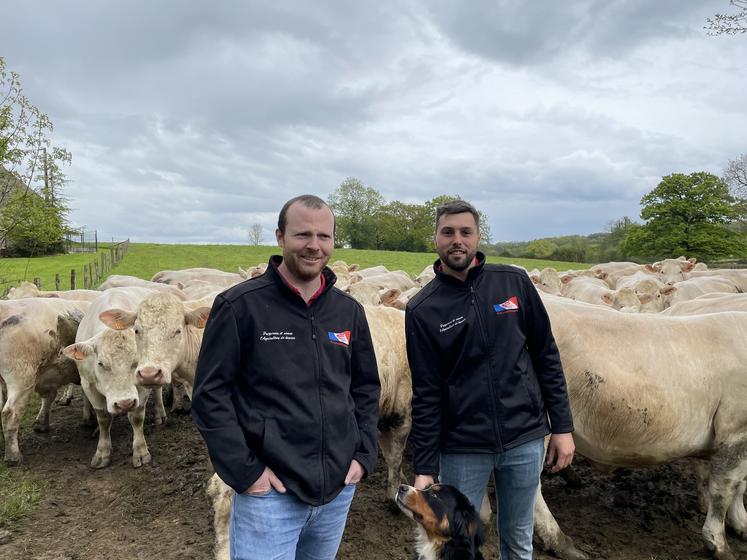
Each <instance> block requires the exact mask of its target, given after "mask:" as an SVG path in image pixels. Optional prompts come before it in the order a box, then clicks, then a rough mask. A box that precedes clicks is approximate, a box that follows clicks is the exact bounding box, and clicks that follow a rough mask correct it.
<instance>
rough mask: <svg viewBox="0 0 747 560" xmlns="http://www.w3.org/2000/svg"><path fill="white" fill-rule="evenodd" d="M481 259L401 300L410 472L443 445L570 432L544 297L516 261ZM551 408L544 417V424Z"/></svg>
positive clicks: (495, 447)
mask: <svg viewBox="0 0 747 560" xmlns="http://www.w3.org/2000/svg"><path fill="white" fill-rule="evenodd" d="M478 263H479V264H477V265H476V266H475V267H473V268H472V269H470V271H469V273H468V275H467V279H466V281H465V282H462V281H460V280H459V279H457V278H454V277H452V276H450V275H447V274H444V273H443V272H441V271H440V264H441V263H440V261H436V263H435V264H434V268H435V270H436V278H435V279H434V280H432V281H431V282H430V283H428V284H427V285H426V286H425V287H424V288H423V289H422V290H421V291H420V292H419V293H418V294H417V295H416V296H415V297H414V298H413V299H412V300H410V302H409V303H408V305H407V311H406V316H405V328H406V332H407V357H408V360H409V363H410V369H411V370H412V386H413V397H412V431H411V433H410V444H411V447H412V452H413V463H414V468H415V472H416V473H417V474H432V475H436V474H438V472H439V459H440V453H449V452H451V453H500V452H502V451H504V450H506V449H511V448H513V447H516V446H518V445H521V444H522V443H525V442H527V441H530V440H532V439H536V438H539V437H543V436H545V435H547V434H548V433H550V431H551V430H552V432H553V433H567V432H572V431H573V421H572V419H571V411H570V405H569V402H568V392H567V388H566V384H565V378H564V377H563V369H562V366H561V363H560V355H559V353H558V348H557V346H556V344H555V339H554V338H553V336H552V331H551V328H550V320H549V319H548V316H547V312H546V311H545V307H544V305H542V300H541V299H540V298H539V296H538V294H537V291H536V289H535V287H534V285H533V284H532V282H531V280H530V279H529V277H528V276H527V275H526V273H525V272H524V271H522V270H520V269H518V268H516V267H512V266H501V265H487V264H485V256H484V255H483V254H481V253H478ZM548 415H549V423H548Z"/></svg>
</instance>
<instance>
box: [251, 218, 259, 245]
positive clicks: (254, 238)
mask: <svg viewBox="0 0 747 560" xmlns="http://www.w3.org/2000/svg"><path fill="white" fill-rule="evenodd" d="M249 243H251V244H252V245H255V246H256V245H259V244H260V243H262V224H259V223H257V224H252V227H251V229H250V230H249Z"/></svg>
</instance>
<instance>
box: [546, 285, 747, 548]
mask: <svg viewBox="0 0 747 560" xmlns="http://www.w3.org/2000/svg"><path fill="white" fill-rule="evenodd" d="M543 300H544V303H545V307H546V308H547V311H548V314H549V316H550V319H551V322H552V326H553V333H554V334H555V339H556V342H557V344H558V348H559V350H560V356H561V360H562V362H563V370H564V372H565V376H566V380H567V384H568V393H569V397H570V401H571V408H572V411H573V421H574V426H575V432H574V435H573V437H574V440H575V442H576V448H577V450H578V452H579V453H581V454H582V455H584V456H586V457H588V458H590V459H591V460H593V461H595V462H597V463H601V464H606V465H613V466H624V467H645V466H650V465H656V464H660V463H665V462H669V461H673V460H676V459H680V458H683V457H700V458H707V462H706V463H705V467H706V468H705V471H706V472H705V477H704V479H705V480H706V481H707V490H706V491H705V492H704V496H703V499H704V504H705V506H706V507H707V514H706V519H705V523H704V525H703V537H704V539H705V541H706V546H707V547H708V548H709V549H711V550H712V551H713V553H714V555H715V556H716V558H718V559H720V560H734V558H735V557H734V555H733V554H732V553H731V551H730V549H729V546H728V544H727V542H726V534H725V530H724V520H726V523H728V524H729V525H730V526H731V527H732V528H733V529H734V530H735V532H736V533H737V535H739V536H741V537H742V538H745V537H747V511H745V508H744V503H743V500H742V494H743V492H744V486H745V480H744V479H745V476H747V408H745V406H744V402H745V399H747V344H745V340H746V339H747V313H739V312H733V313H718V314H712V315H696V316H689V317H666V316H661V315H649V314H642V315H640V314H620V313H614V312H613V311H611V310H607V309H604V308H602V307H597V306H592V305H587V304H582V303H578V302H572V301H568V300H566V299H563V298H553V297H549V296H546V297H543ZM716 341H717V342H716ZM535 530H536V532H537V535H538V536H539V537H540V539H541V540H542V541H543V542H544V543H545V544H546V545H548V546H549V548H553V549H555V550H556V552H558V553H560V555H561V556H564V557H565V556H567V555H568V554H567V553H566V551H565V550H563V549H564V547H565V548H567V544H568V542H569V541H568V539H567V537H565V535H563V534H562V532H561V531H560V529H559V528H558V526H557V523H556V522H555V520H554V519H553V518H552V514H550V512H549V510H547V506H546V504H545V503H544V500H542V499H540V498H538V501H537V509H536V510H535ZM571 552H572V551H571Z"/></svg>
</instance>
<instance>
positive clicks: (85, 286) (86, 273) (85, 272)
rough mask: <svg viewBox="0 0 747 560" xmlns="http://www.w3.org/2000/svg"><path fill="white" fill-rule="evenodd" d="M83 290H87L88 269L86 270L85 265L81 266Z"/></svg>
mask: <svg viewBox="0 0 747 560" xmlns="http://www.w3.org/2000/svg"><path fill="white" fill-rule="evenodd" d="M83 289H84V290H87V289H88V269H87V268H86V265H83Z"/></svg>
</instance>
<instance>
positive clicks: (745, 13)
mask: <svg viewBox="0 0 747 560" xmlns="http://www.w3.org/2000/svg"><path fill="white" fill-rule="evenodd" d="M729 4H730V5H731V6H734V7H735V8H737V12H736V13H734V14H716V15H715V16H713V17H712V18H708V19H706V21H707V22H708V25H706V26H704V27H703V29H706V30H707V31H708V34H709V35H737V34H738V33H747V0H730V1H729Z"/></svg>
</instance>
